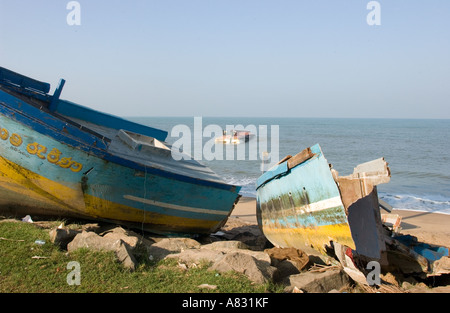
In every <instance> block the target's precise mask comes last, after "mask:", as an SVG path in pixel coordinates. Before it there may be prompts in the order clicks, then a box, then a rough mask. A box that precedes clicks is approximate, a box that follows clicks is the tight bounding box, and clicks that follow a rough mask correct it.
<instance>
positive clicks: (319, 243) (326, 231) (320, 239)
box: [263, 224, 355, 253]
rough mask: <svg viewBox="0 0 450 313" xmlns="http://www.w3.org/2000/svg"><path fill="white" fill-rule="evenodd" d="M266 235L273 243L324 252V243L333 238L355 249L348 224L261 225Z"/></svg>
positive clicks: (328, 242) (326, 243) (327, 243)
mask: <svg viewBox="0 0 450 313" xmlns="http://www.w3.org/2000/svg"><path fill="white" fill-rule="evenodd" d="M263 232H264V234H265V235H266V237H267V238H268V239H269V240H270V241H271V242H272V243H273V244H275V245H278V246H283V247H295V248H297V249H301V250H308V251H311V249H314V250H316V251H319V252H321V253H325V245H329V244H330V241H332V240H335V241H337V242H339V243H341V244H343V245H346V246H348V247H350V248H352V249H355V243H354V242H353V239H352V236H351V232H350V227H349V225H348V224H335V225H324V226H317V227H314V228H274V227H271V226H270V225H267V224H266V225H264V226H263Z"/></svg>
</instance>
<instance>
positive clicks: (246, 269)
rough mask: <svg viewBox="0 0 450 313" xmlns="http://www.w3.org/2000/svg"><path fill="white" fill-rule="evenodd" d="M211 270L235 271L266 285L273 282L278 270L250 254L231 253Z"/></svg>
mask: <svg viewBox="0 0 450 313" xmlns="http://www.w3.org/2000/svg"><path fill="white" fill-rule="evenodd" d="M209 270H215V271H218V272H229V271H235V272H238V273H242V274H244V275H245V276H247V277H248V278H249V279H250V280H251V281H253V282H255V283H265V282H267V281H270V280H272V278H273V274H274V272H275V270H276V268H275V267H272V266H270V263H269V262H267V261H261V260H257V259H256V258H254V257H253V256H251V255H250V254H246V253H242V252H231V253H227V254H226V255H225V256H224V257H223V258H222V259H220V260H219V261H218V262H216V263H214V264H213V265H212V266H211V267H210V268H209Z"/></svg>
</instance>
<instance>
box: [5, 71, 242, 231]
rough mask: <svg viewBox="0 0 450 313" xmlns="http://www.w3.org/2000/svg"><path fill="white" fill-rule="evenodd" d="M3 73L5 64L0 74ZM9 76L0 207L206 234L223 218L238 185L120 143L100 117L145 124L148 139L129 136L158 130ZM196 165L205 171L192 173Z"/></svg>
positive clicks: (166, 154)
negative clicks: (104, 132)
mask: <svg viewBox="0 0 450 313" xmlns="http://www.w3.org/2000/svg"><path fill="white" fill-rule="evenodd" d="M0 70H1V68H0ZM7 74H9V72H8V70H5V71H4V72H2V75H0V78H2V77H1V76H5V75H7ZM14 74H15V73H14ZM16 75H19V74H16ZM23 79H27V78H26V77H24V78H23ZM10 81H11V80H9V81H8V80H7V81H6V83H5V84H6V86H5V85H2V86H1V89H0V211H2V212H4V213H8V214H13V215H23V214H30V215H33V214H34V215H42V216H45V215H51V216H60V217H77V218H86V219H94V220H103V221H111V222H116V223H120V224H124V225H130V226H135V227H138V228H140V229H145V230H148V231H152V232H155V233H177V234H179V233H182V234H202V233H210V232H214V231H216V230H217V229H218V228H220V227H221V225H223V223H225V221H226V220H227V218H228V216H229V214H230V212H231V210H232V209H233V207H234V204H235V203H236V202H237V199H238V198H239V195H238V192H239V189H240V188H239V187H237V186H232V185H228V184H226V183H224V182H221V181H220V180H219V179H215V178H214V179H207V178H208V177H210V176H212V174H210V172H208V171H207V170H209V169H205V168H204V167H201V166H200V165H198V164H196V163H192V162H191V163H189V162H185V163H182V162H183V161H181V162H178V163H174V162H175V161H174V160H173V159H172V157H171V156H170V149H169V150H167V148H165V149H156V148H155V147H154V146H148V147H147V146H145V145H144V146H143V145H142V144H138V145H137V147H134V148H130V147H128V149H126V148H123V147H122V146H127V145H126V144H124V143H123V140H121V139H120V138H119V137H120V132H122V135H123V133H124V131H123V129H121V130H116V129H109V125H108V123H109V124H117V123H122V125H121V126H123V127H129V128H128V129H132V131H136V129H138V130H140V129H143V130H146V131H147V132H148V133H149V134H151V135H154V137H155V138H152V137H148V136H143V135H139V134H136V136H137V135H139V136H142V137H146V138H147V139H148V138H150V139H152V140H155V139H156V138H158V139H160V140H163V139H165V136H164V133H165V132H162V131H159V130H154V129H150V128H148V129H146V127H144V126H142V125H139V124H133V123H130V122H128V121H125V120H121V119H120V118H116V117H113V116H109V115H106V114H103V113H99V112H96V111H92V110H90V109H87V108H84V107H81V106H78V105H75V104H73V103H70V102H67V101H64V100H59V99H57V98H55V97H56V96H55V95H54V96H53V97H52V96H48V95H47V94H46V92H47V90H46V92H42V90H41V91H40V92H36V90H35V89H34V88H31V89H30V88H24V87H23V86H17V85H16V84H10ZM10 85H11V86H12V87H11V86H10ZM38 87H39V86H38ZM25 89H26V90H25ZM30 90H31V91H30ZM22 91H23V92H24V94H25V96H24V94H22ZM55 93H56V92H55ZM35 94H37V95H36V96H35ZM46 99H48V101H46ZM52 106H53V110H52ZM69 109H70V110H69ZM62 112H64V115H65V116H66V117H65V118H64V117H63V116H62ZM77 112H78V113H77ZM91 113H92V114H91ZM70 114H74V115H76V114H78V116H77V119H75V118H74V119H73V120H70V119H68V118H67V116H68V115H70ZM81 118H83V119H86V120H89V123H86V125H94V123H95V125H96V126H97V127H98V129H107V130H108V131H109V132H110V133H118V134H119V135H118V136H116V138H107V137H104V136H101V135H100V134H98V133H96V131H93V130H92V129H89V128H86V127H85V126H82V125H79V124H77V123H76V122H74V121H78V122H79V121H80V119H81ZM135 142H138V143H139V141H135ZM145 149H147V150H148V151H150V153H144V150H145ZM121 150H123V151H124V152H123V151H121ZM125 150H126V151H125ZM117 151H119V152H120V153H116V152H117ZM131 154H133V156H132V157H127V155H131ZM147 159H148V160H147ZM159 160H163V161H161V162H160V163H158V162H159ZM171 164H173V165H174V166H175V165H178V164H181V165H180V169H179V170H178V171H171ZM197 169H199V170H198V171H197ZM200 170H203V171H204V172H205V173H206V174H204V175H203V174H198V172H199V171H200ZM183 173H186V175H185V174H183ZM189 173H192V175H189ZM202 175H203V176H205V177H206V178H204V177H202Z"/></svg>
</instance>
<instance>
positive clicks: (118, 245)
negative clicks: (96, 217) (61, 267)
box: [67, 231, 136, 270]
mask: <svg viewBox="0 0 450 313" xmlns="http://www.w3.org/2000/svg"><path fill="white" fill-rule="evenodd" d="M80 248H88V249H91V250H96V251H114V252H115V254H116V257H117V258H118V260H119V261H120V262H122V264H123V265H124V266H125V267H126V268H128V269H131V270H134V269H135V267H136V260H135V258H134V256H133V254H132V253H131V250H132V248H131V247H130V246H129V245H128V244H127V243H126V242H125V241H124V240H122V239H117V238H113V237H110V238H108V237H102V236H100V235H97V234H96V233H94V232H87V231H82V232H81V233H79V234H78V235H76V236H75V238H74V239H73V240H72V242H70V243H69V244H68V245H67V251H69V253H70V252H73V251H75V250H77V249H80Z"/></svg>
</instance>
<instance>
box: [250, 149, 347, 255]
mask: <svg viewBox="0 0 450 313" xmlns="http://www.w3.org/2000/svg"><path fill="white" fill-rule="evenodd" d="M310 152H311V153H309V152H308V153H303V155H305V156H307V157H302V158H300V159H301V161H300V162H295V163H298V164H295V166H294V167H293V168H289V166H288V160H286V161H285V162H283V163H281V164H278V165H277V166H275V167H274V168H272V169H271V170H270V171H269V172H267V173H265V174H264V175H262V176H261V177H260V179H258V186H257V212H258V214H257V215H258V222H259V224H260V226H261V228H262V230H263V232H264V234H265V235H266V237H267V238H268V239H269V240H270V241H271V242H272V243H273V244H274V245H275V246H279V247H295V248H298V249H302V250H306V251H308V250H311V249H313V250H318V251H320V252H323V253H324V252H325V246H326V245H329V244H330V241H338V242H341V243H342V244H345V245H346V246H348V247H351V248H353V249H354V248H355V244H354V242H353V239H352V234H351V231H350V227H349V225H348V221H347V216H346V212H345V209H344V206H343V204H342V201H341V198H340V193H339V189H338V187H337V185H336V182H335V181H334V179H333V176H332V174H331V172H330V168H329V165H328V162H327V161H326V159H325V158H324V156H323V154H322V151H321V149H320V146H319V145H315V146H313V147H311V151H310ZM294 158H295V157H294Z"/></svg>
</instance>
